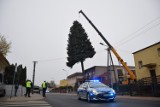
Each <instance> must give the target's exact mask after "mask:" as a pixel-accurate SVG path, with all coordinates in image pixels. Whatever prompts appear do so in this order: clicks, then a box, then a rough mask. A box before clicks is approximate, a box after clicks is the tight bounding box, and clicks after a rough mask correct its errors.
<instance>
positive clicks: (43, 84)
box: [42, 81, 47, 97]
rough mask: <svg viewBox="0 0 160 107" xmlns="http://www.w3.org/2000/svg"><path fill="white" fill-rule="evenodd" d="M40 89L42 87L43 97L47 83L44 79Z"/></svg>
mask: <svg viewBox="0 0 160 107" xmlns="http://www.w3.org/2000/svg"><path fill="white" fill-rule="evenodd" d="M42 89H43V97H46V89H47V83H46V81H44V82H43V83H42Z"/></svg>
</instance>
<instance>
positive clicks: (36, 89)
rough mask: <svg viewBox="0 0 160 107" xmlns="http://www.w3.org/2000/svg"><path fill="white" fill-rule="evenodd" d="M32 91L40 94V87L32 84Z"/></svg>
mask: <svg viewBox="0 0 160 107" xmlns="http://www.w3.org/2000/svg"><path fill="white" fill-rule="evenodd" d="M33 93H38V94H40V87H39V86H34V87H33Z"/></svg>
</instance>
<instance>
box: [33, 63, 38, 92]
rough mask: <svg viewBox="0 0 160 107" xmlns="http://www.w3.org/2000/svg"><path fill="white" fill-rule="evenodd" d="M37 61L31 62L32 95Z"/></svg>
mask: <svg viewBox="0 0 160 107" xmlns="http://www.w3.org/2000/svg"><path fill="white" fill-rule="evenodd" d="M36 63H37V61H33V79H32V83H33V84H32V93H33V87H34V79H35V68H36Z"/></svg>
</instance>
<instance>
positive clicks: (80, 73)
mask: <svg viewBox="0 0 160 107" xmlns="http://www.w3.org/2000/svg"><path fill="white" fill-rule="evenodd" d="M82 75H83V74H82V72H76V73H74V74H71V75H69V76H68V78H72V77H76V76H82Z"/></svg>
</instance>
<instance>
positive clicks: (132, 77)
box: [79, 10, 136, 80]
mask: <svg viewBox="0 0 160 107" xmlns="http://www.w3.org/2000/svg"><path fill="white" fill-rule="evenodd" d="M80 13H81V14H82V15H83V16H84V17H85V18H86V19H87V21H88V22H89V23H90V24H91V25H92V27H93V28H94V29H95V30H96V32H97V33H98V34H99V35H100V37H101V38H102V39H103V40H104V42H105V43H106V44H107V45H108V47H109V49H111V51H112V52H113V53H114V55H115V56H116V58H117V59H118V61H119V62H120V63H121V64H122V65H123V67H124V68H125V70H126V71H127V72H128V74H129V75H130V78H131V79H132V80H135V79H136V76H135V75H134V74H133V72H132V71H131V70H130V68H129V67H128V66H127V65H126V63H125V62H124V61H123V59H122V58H121V57H120V55H119V54H118V53H117V52H116V50H115V49H114V47H113V46H112V45H111V44H110V43H109V42H108V41H107V40H106V39H105V37H104V36H103V35H102V33H101V32H100V31H99V30H98V29H97V28H96V26H95V25H94V24H93V23H92V22H91V21H90V19H89V18H88V17H87V16H86V15H85V14H84V12H83V11H82V10H80V11H79V14H80Z"/></svg>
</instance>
